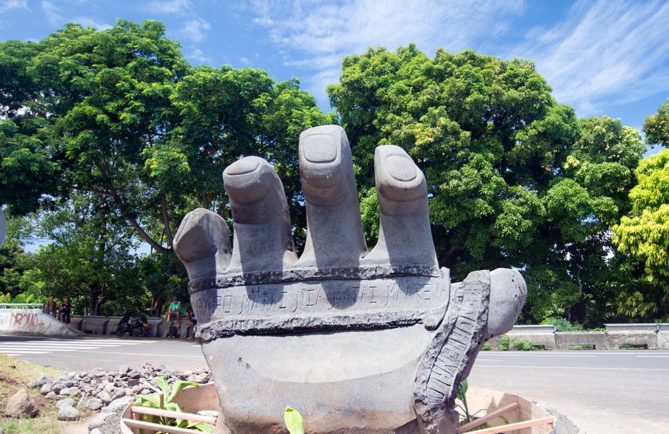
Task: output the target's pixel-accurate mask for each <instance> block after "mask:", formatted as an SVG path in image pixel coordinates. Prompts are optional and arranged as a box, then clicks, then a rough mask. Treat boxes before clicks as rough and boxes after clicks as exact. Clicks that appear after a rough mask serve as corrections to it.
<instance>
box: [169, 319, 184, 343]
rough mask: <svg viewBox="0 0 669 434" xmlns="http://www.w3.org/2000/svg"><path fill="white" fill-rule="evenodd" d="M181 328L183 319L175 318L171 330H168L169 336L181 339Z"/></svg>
mask: <svg viewBox="0 0 669 434" xmlns="http://www.w3.org/2000/svg"><path fill="white" fill-rule="evenodd" d="M180 328H181V320H179V319H176V318H175V319H173V320H172V322H170V328H169V331H168V332H167V337H168V338H175V339H179V329H180Z"/></svg>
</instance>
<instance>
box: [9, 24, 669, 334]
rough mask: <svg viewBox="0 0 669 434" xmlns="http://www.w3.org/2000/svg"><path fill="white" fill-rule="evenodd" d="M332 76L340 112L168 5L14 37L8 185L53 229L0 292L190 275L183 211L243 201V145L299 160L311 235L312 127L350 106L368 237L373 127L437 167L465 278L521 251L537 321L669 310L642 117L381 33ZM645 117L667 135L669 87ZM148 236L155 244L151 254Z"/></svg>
mask: <svg viewBox="0 0 669 434" xmlns="http://www.w3.org/2000/svg"><path fill="white" fill-rule="evenodd" d="M328 93H329V96H330V100H331V105H332V107H333V108H334V109H335V110H336V112H335V113H334V114H333V113H323V112H322V111H321V110H320V109H319V108H318V106H317V105H316V103H315V100H314V98H313V96H311V95H310V94H308V93H306V92H304V91H303V90H301V89H300V87H299V82H298V81H297V80H289V81H285V82H277V81H275V80H274V79H272V78H271V77H270V76H269V75H268V73H267V72H265V71H262V70H259V69H253V68H244V69H235V68H232V67H230V66H222V67H220V68H214V67H209V66H200V67H193V66H191V65H190V64H189V63H188V62H187V60H186V59H185V58H184V57H183V55H182V53H181V49H180V47H179V45H178V43H176V42H175V41H172V40H170V39H168V38H167V37H166V36H165V28H164V26H163V25H162V24H161V23H159V22H157V21H146V22H144V23H142V24H135V23H132V22H129V21H124V20H119V21H118V22H117V24H116V25H115V26H114V27H112V28H110V29H106V30H102V31H96V30H95V29H93V28H86V27H82V26H80V25H74V24H72V25H67V26H66V27H64V28H63V29H61V30H58V31H56V32H54V33H53V34H51V35H50V36H48V37H47V38H45V39H44V40H42V41H37V42H21V41H8V42H5V43H1V44H0V203H6V204H7V205H8V211H9V214H10V215H11V216H13V220H12V221H11V222H10V223H12V224H16V222H17V221H18V217H20V216H22V215H30V216H31V217H30V218H31V221H32V222H35V223H36V226H35V227H34V228H32V231H33V232H35V233H39V234H40V235H41V236H43V237H46V238H47V239H49V240H50V244H49V245H47V246H43V247H42V248H41V249H40V250H39V251H38V252H37V253H32V254H29V253H26V252H24V251H23V250H22V248H21V246H20V245H19V244H17V243H16V241H15V240H14V241H11V240H10V242H9V243H8V244H6V245H5V246H4V247H3V248H2V250H0V292H4V293H6V294H8V295H7V296H17V295H18V294H19V293H20V291H23V293H24V294H27V293H28V292H29V293H30V294H31V296H33V295H36V296H44V295H45V294H46V293H47V292H52V293H55V294H57V295H58V294H62V295H65V294H66V293H67V294H68V295H73V296H75V298H76V299H77V301H76V302H77V303H79V306H87V308H88V309H89V312H100V311H104V310H105V309H104V307H106V308H108V309H110V311H118V310H122V309H123V306H124V305H127V304H129V303H130V304H132V302H133V300H134V301H135V302H136V303H138V304H142V305H149V304H150V305H151V306H152V307H156V306H158V307H159V305H160V304H161V303H162V302H163V301H164V300H166V299H167V298H168V297H169V296H170V295H172V294H178V295H180V296H185V281H186V276H185V273H184V269H183V267H182V266H181V264H179V262H178V261H177V260H176V258H175V256H174V255H173V254H172V238H173V234H174V231H175V230H176V228H177V226H178V224H179V222H180V220H181V218H182V217H183V215H184V214H185V213H186V212H188V211H190V210H191V209H193V208H195V207H197V206H201V207H205V208H209V209H212V210H214V211H217V212H219V213H220V214H221V215H222V216H223V217H226V218H229V217H230V215H229V208H228V204H227V202H226V198H225V195H224V194H223V188H222V182H221V172H222V170H223V169H224V167H225V166H227V165H228V164H230V163H232V162H233V161H235V160H236V159H237V158H239V157H241V156H246V155H258V156H261V157H263V158H265V159H267V160H268V161H270V162H271V163H272V164H274V166H275V168H276V170H277V172H278V173H279V175H280V176H281V178H282V180H283V182H284V187H285V189H286V195H287V198H288V201H289V206H290V212H291V217H292V221H293V225H294V228H293V229H294V231H293V232H294V234H295V237H296V244H297V246H298V248H299V247H300V245H301V244H302V241H303V237H304V228H305V226H306V222H305V215H304V210H303V206H302V202H303V197H302V195H301V193H300V185H299V176H298V173H299V168H298V160H297V152H296V148H297V143H298V136H299V133H300V132H301V131H302V130H304V129H306V128H309V127H311V126H315V125H320V124H326V123H333V122H339V123H341V124H342V126H343V127H344V128H345V130H346V132H347V135H348V137H349V139H350V142H351V145H352V151H353V158H354V164H355V172H356V176H357V181H358V188H359V192H360V198H361V211H362V215H363V225H364V228H365V232H366V237H367V238H368V241H369V243H368V244H370V245H372V244H373V243H374V242H375V238H376V237H377V236H378V214H379V211H378V202H377V197H376V191H375V188H374V173H373V158H374V157H373V155H374V148H375V147H376V146H377V145H380V144H389V143H392V144H395V145H399V146H401V147H403V148H404V149H405V150H407V152H408V153H409V154H410V155H411V156H412V157H413V158H414V159H415V161H416V162H417V164H418V165H419V167H420V168H421V169H422V170H423V172H424V173H425V175H426V179H427V183H428V191H429V206H430V216H431V220H432V230H433V236H434V241H435V247H436V249H437V254H438V259H439V262H440V264H441V265H442V266H446V267H449V268H451V269H452V273H453V275H454V278H456V279H460V278H462V277H464V276H465V275H466V273H468V272H469V271H471V270H475V269H481V268H484V269H485V268H487V269H492V268H496V267H515V268H518V269H520V270H521V271H522V272H523V274H524V276H525V278H526V280H527V282H528V285H529V289H530V291H529V299H528V303H527V305H526V307H525V310H524V312H523V316H522V319H523V320H524V321H527V322H540V321H550V320H552V318H554V317H563V318H567V319H569V320H571V321H578V322H581V323H585V324H590V325H600V324H601V323H603V322H604V321H611V320H616V319H619V318H622V319H635V320H648V319H649V318H650V319H652V318H654V315H666V314H667V312H668V311H669V309H667V308H666V306H667V295H666V294H669V290H668V289H667V288H669V275H667V272H666V270H667V269H669V267H667V265H669V264H668V262H667V261H669V257H668V256H667V250H668V245H667V239H669V235H667V234H669V227H668V226H667V225H668V222H669V216H668V214H669V209H668V208H667V207H668V206H669V187H667V188H665V186H666V185H669V174H668V173H667V172H668V171H669V169H668V167H669V166H668V163H667V161H668V159H669V157H668V156H667V154H666V152H667V151H664V152H663V153H660V154H658V155H656V156H652V157H650V158H647V159H645V160H642V154H643V153H644V151H645V149H646V147H645V144H644V142H643V141H642V137H641V135H640V134H639V132H638V131H636V130H634V129H632V128H629V127H626V126H624V125H622V124H621V122H620V120H617V119H612V118H609V117H606V116H602V117H590V118H585V119H579V118H578V117H577V116H576V113H575V111H574V110H573V109H572V108H571V107H569V106H567V105H564V104H560V103H559V102H558V101H556V100H555V98H554V97H553V96H552V94H551V88H550V86H549V84H548V83H547V82H546V80H545V79H544V78H543V77H542V76H541V75H540V74H539V73H538V72H537V71H536V69H535V67H534V64H533V63H532V62H530V61H527V60H522V59H514V60H502V59H499V58H495V57H491V56H486V55H481V54H477V53H475V52H472V51H463V52H461V53H458V54H452V53H448V52H446V51H444V50H438V51H437V52H436V54H435V56H434V57H430V56H428V55H426V54H424V53H422V52H421V51H419V50H418V49H417V48H416V47H415V46H413V45H410V46H408V47H402V48H399V49H397V50H396V51H389V50H386V49H382V48H371V49H369V50H367V52H365V53H362V54H358V55H352V56H348V57H346V58H345V59H344V60H343V63H342V74H341V78H340V81H339V83H337V84H334V85H332V86H331V87H329V88H328ZM644 131H645V134H646V138H647V140H648V142H649V143H654V144H660V145H664V146H669V101H667V102H666V103H665V104H664V105H663V106H662V107H660V109H659V110H658V112H657V113H656V114H654V115H652V116H650V117H649V118H648V119H647V121H646V123H645V125H644ZM640 162H641V163H640ZM665 190H666V191H665ZM612 237H613V240H612ZM614 241H615V243H614ZM140 243H146V244H147V245H149V246H150V247H151V251H152V254H151V255H138V254H137V251H136V249H137V248H138V246H139V245H140ZM26 291H27V292H26ZM103 305H104V306H103ZM146 307H148V306H146Z"/></svg>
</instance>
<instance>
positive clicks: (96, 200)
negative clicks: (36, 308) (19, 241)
mask: <svg viewBox="0 0 669 434" xmlns="http://www.w3.org/2000/svg"><path fill="white" fill-rule="evenodd" d="M110 202H111V200H109V199H107V200H104V199H101V198H100V197H98V196H95V195H92V194H75V195H72V196H71V198H70V200H69V201H68V202H67V203H66V204H63V205H62V206H60V207H59V208H58V210H56V211H53V212H48V213H46V212H45V213H42V214H41V215H40V219H39V222H38V229H37V233H38V234H39V235H40V236H42V237H44V238H45V239H49V240H51V241H52V242H51V243H50V244H48V245H45V246H42V247H41V248H40V249H39V251H38V252H37V253H36V254H35V258H34V261H33V268H32V271H33V274H32V275H30V276H28V277H30V278H31V279H33V281H39V282H44V292H45V293H49V294H53V295H55V296H57V297H59V298H62V297H65V296H69V297H70V298H71V299H72V301H73V304H74V307H75V310H76V311H78V312H83V310H84V309H86V310H87V311H88V313H89V314H92V315H99V314H101V312H102V307H103V304H104V303H106V302H107V301H109V300H113V301H115V302H116V303H117V304H118V303H121V304H125V306H126V307H135V306H141V305H147V306H148V302H146V300H145V301H144V303H142V297H144V298H146V296H145V294H144V291H143V290H142V288H141V287H140V286H138V285H137V283H136V276H135V261H136V258H135V257H134V255H133V254H132V253H131V251H132V249H133V248H134V247H136V245H137V242H136V241H135V239H134V238H133V237H132V234H131V229H130V228H128V227H127V226H126V225H125V224H124V221H123V219H121V218H119V217H118V216H117V215H116V214H115V213H114V212H113V207H112V204H111V203H110ZM24 283H27V282H24ZM121 310H122V308H121V309H118V308H117V309H116V312H114V313H120V312H119V311H121Z"/></svg>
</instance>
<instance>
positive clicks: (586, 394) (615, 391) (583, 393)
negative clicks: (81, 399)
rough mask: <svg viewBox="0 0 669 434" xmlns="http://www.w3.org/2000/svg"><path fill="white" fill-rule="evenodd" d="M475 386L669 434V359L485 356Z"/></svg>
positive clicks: (180, 355)
mask: <svg viewBox="0 0 669 434" xmlns="http://www.w3.org/2000/svg"><path fill="white" fill-rule="evenodd" d="M0 352H2V353H7V354H12V355H15V356H16V357H20V358H23V359H26V360H29V361H32V362H35V363H38V364H41V365H48V366H52V367H54V368H58V369H62V370H69V371H74V370H88V369H92V368H103V369H116V368H118V367H119V366H121V365H125V364H127V365H130V366H141V365H142V364H143V363H145V362H151V363H153V364H154V365H156V366H160V365H165V367H167V368H169V369H180V370H186V369H192V368H194V367H204V366H206V364H205V361H204V357H203V356H202V353H201V352H200V349H199V346H198V345H197V344H195V343H194V342H190V341H170V340H151V339H129V338H125V339H118V338H82V339H39V338H25V337H3V336H0ZM470 384H471V385H472V386H478V387H484V388H488V389H494V390H503V391H505V392H510V393H517V394H520V395H522V396H523V397H525V398H528V399H531V400H534V401H541V402H544V403H546V404H548V405H549V406H550V407H552V408H554V409H556V410H557V411H559V412H561V413H563V414H565V415H567V416H568V417H569V418H570V419H571V420H572V421H573V422H574V423H575V424H576V425H578V426H579V427H580V428H581V429H582V432H584V433H588V434H600V433H601V434H630V433H644V434H645V433H669V352H667V351H571V352H557V351H555V352H549V351H546V352H483V353H481V354H480V355H479V357H478V360H477V362H476V365H475V366H474V369H473V370H472V373H471V375H470Z"/></svg>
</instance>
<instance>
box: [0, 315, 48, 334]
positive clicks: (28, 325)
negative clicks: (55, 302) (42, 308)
mask: <svg viewBox="0 0 669 434" xmlns="http://www.w3.org/2000/svg"><path fill="white" fill-rule="evenodd" d="M45 327H46V325H45V324H44V317H43V315H42V314H41V313H38V312H23V311H15V312H6V311H5V312H2V314H0V329H2V330H22V331H26V332H30V331H35V330H41V329H44V328H45Z"/></svg>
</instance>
